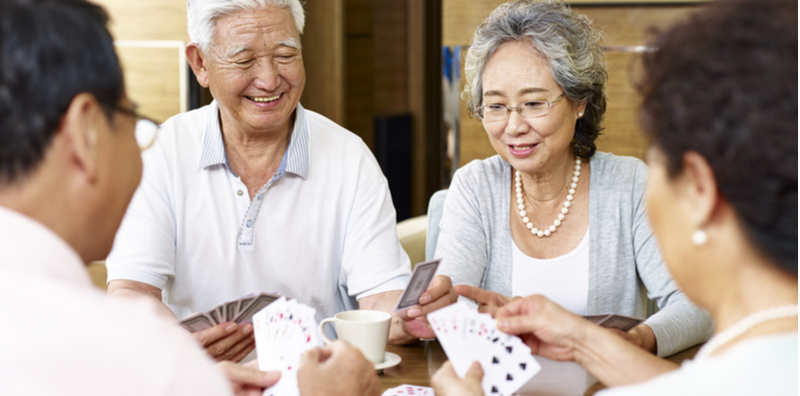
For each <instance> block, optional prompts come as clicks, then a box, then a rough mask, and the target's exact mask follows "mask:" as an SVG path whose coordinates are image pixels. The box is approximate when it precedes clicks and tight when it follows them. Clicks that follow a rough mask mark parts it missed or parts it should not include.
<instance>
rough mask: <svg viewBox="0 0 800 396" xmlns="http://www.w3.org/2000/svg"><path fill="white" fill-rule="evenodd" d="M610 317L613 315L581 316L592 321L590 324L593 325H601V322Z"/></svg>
mask: <svg viewBox="0 0 800 396" xmlns="http://www.w3.org/2000/svg"><path fill="white" fill-rule="evenodd" d="M609 316H611V315H608V314H606V315H584V316H581V317H582V318H584V319H586V320H588V321H590V322H592V323H594V324H599V323H600V322H602V321H604V320H606V319H607V318H608V317H609Z"/></svg>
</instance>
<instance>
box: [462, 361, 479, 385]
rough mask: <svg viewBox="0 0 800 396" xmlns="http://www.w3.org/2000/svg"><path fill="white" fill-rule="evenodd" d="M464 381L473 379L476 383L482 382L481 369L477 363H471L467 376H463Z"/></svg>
mask: <svg viewBox="0 0 800 396" xmlns="http://www.w3.org/2000/svg"><path fill="white" fill-rule="evenodd" d="M464 379H473V380H476V381H478V382H481V380H483V367H481V364H480V363H478V362H472V365H471V366H469V370H467V375H465V376H464Z"/></svg>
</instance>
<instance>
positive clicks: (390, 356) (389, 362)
mask: <svg viewBox="0 0 800 396" xmlns="http://www.w3.org/2000/svg"><path fill="white" fill-rule="evenodd" d="M401 360H403V359H401V358H400V356H398V355H396V354H394V353H391V352H386V354H385V355H383V362H381V363H375V370H383V369H387V368H389V367H394V366H397V365H398V364H400V361H401Z"/></svg>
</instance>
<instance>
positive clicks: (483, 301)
mask: <svg viewBox="0 0 800 396" xmlns="http://www.w3.org/2000/svg"><path fill="white" fill-rule="evenodd" d="M456 293H458V294H459V295H460V296H464V297H466V298H469V299H470V300H472V301H475V302H476V303H478V312H481V313H488V314H490V315H492V317H493V318H494V317H495V316H496V314H497V311H498V310H499V309H500V308H502V307H504V306H506V304H508V303H509V302H511V301H514V300H518V299H521V298H522V297H513V298H512V297H507V296H504V295H502V294H499V293H495V292H493V291H489V290H484V289H481V288H479V287H475V286H470V285H458V286H456Z"/></svg>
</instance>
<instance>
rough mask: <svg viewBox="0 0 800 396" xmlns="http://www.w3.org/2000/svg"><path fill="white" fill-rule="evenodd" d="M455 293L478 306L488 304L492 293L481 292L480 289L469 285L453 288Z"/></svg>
mask: <svg viewBox="0 0 800 396" xmlns="http://www.w3.org/2000/svg"><path fill="white" fill-rule="evenodd" d="M455 290H456V293H458V294H459V295H461V296H464V297H466V298H469V299H470V300H472V301H475V302H476V303H478V304H488V303H489V302H491V300H492V294H493V293H492V292H490V291H488V290H483V289H481V288H480V287H475V286H470V285H458V286H456V287H455Z"/></svg>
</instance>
